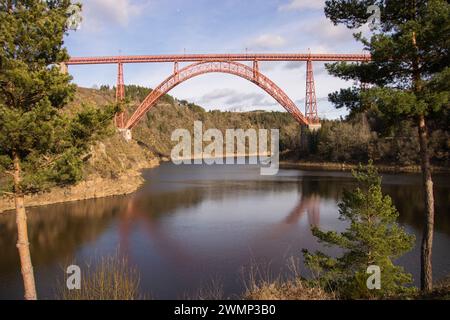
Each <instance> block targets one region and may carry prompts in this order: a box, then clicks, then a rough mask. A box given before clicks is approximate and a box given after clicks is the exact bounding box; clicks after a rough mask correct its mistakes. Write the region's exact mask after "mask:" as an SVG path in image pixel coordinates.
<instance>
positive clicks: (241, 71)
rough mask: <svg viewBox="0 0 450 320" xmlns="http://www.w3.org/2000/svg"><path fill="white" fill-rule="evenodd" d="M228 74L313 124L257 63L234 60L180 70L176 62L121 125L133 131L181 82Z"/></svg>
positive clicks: (299, 120)
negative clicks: (263, 72) (159, 101)
mask: <svg viewBox="0 0 450 320" xmlns="http://www.w3.org/2000/svg"><path fill="white" fill-rule="evenodd" d="M214 72H218V73H228V74H232V75H236V76H238V77H241V78H244V79H247V80H249V81H251V82H253V83H254V84H256V85H257V86H259V87H260V88H261V89H263V90H264V91H266V92H267V93H268V94H270V95H271V96H272V97H273V98H274V99H275V100H276V101H277V102H278V103H279V104H280V105H281V106H282V107H284V108H285V109H286V110H287V111H288V112H289V113H290V114H291V115H292V116H293V117H294V119H295V120H297V121H298V122H299V123H300V124H304V125H308V124H310V121H309V120H308V119H307V118H306V117H305V116H304V115H303V114H302V113H301V112H300V110H299V109H298V108H297V106H296V105H295V103H294V102H293V101H292V100H291V99H290V98H289V97H288V96H287V94H286V93H285V92H284V91H283V90H282V89H281V88H279V87H278V86H277V85H276V84H275V83H274V82H273V81H272V80H270V79H269V78H268V77H266V76H265V75H263V74H262V73H261V72H259V68H258V62H257V61H254V62H253V68H251V67H249V66H247V65H245V64H242V63H239V62H235V61H215V62H211V61H202V62H197V63H194V64H191V65H189V66H187V67H185V68H183V69H180V70H178V64H177V63H175V68H174V73H173V74H172V75H171V76H170V77H168V78H167V79H166V80H164V81H163V82H162V83H161V84H160V85H159V86H157V87H156V88H155V89H153V91H152V92H151V93H150V94H149V95H148V96H147V97H146V98H145V99H144V101H142V103H141V104H140V105H139V107H138V108H137V109H136V111H135V112H134V113H133V115H132V116H131V117H130V118H129V119H128V120H127V121H126V122H125V123H122V129H132V128H133V127H134V126H136V124H137V123H138V122H139V120H141V119H142V118H143V117H144V115H145V114H146V113H147V112H148V111H149V110H150V109H151V108H152V107H154V106H155V104H156V102H157V101H158V99H159V98H161V97H162V96H163V95H164V94H166V93H168V92H169V91H170V90H172V89H173V88H174V87H176V86H177V85H179V84H180V83H182V82H184V81H186V80H189V79H191V78H194V77H196V76H199V75H202V74H206V73H214Z"/></svg>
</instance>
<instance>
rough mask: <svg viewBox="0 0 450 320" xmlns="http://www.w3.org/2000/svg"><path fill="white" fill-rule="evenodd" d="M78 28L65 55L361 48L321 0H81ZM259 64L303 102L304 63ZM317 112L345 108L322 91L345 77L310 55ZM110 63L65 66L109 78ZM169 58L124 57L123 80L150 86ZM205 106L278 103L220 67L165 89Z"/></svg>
mask: <svg viewBox="0 0 450 320" xmlns="http://www.w3.org/2000/svg"><path fill="white" fill-rule="evenodd" d="M81 2H82V3H83V22H82V24H81V28H80V29H79V30H77V31H72V32H70V34H69V36H68V37H67V39H66V46H67V48H68V50H69V53H70V55H71V56H99V55H120V54H123V55H140V54H180V53H184V52H186V53H242V52H246V51H248V52H254V53H266V52H270V53H278V52H281V53H296V52H301V53H305V52H308V49H310V50H311V52H313V53H327V52H339V53H362V47H361V45H360V44H358V43H356V42H355V41H354V39H353V37H352V31H351V30H348V29H346V28H345V27H343V26H333V24H332V23H330V22H329V21H328V20H327V19H326V18H325V16H324V13H323V7H324V0H323V1H322V0H245V1H243V0H223V1H217V0H165V1H163V0H82V1H81ZM260 68H261V71H262V72H263V73H264V74H265V75H267V76H268V77H269V78H271V79H272V80H273V81H275V83H277V84H278V85H279V86H280V87H281V88H282V89H283V90H285V92H286V93H287V94H288V95H289V97H290V98H291V99H292V100H293V101H295V102H296V104H297V105H298V107H299V108H300V110H302V111H303V110H304V100H303V99H304V96H305V63H302V62H295V63H292V62H290V63H287V62H264V63H261V66H260ZM314 68H315V80H316V91H317V97H318V100H319V101H318V103H319V113H320V115H321V116H322V117H326V118H336V117H338V116H340V115H344V114H345V111H344V110H341V111H337V110H335V109H334V108H333V107H332V106H331V105H330V103H328V102H327V99H326V97H327V95H328V93H330V92H332V91H335V90H337V89H339V88H341V87H347V86H348V85H349V84H348V83H345V82H344V81H342V80H339V79H336V78H333V77H331V76H330V75H328V74H327V73H326V71H325V70H324V68H323V64H321V63H315V64H314ZM116 69H117V68H116V66H114V65H105V66H71V67H70V73H71V74H72V75H73V77H74V82H75V83H77V84H78V85H80V86H84V87H93V86H95V85H97V86H98V85H100V84H110V85H114V84H115V81H116V77H117V75H116V72H117V70H116ZM172 69H173V65H172V64H170V63H163V64H135V65H125V70H124V76H125V82H126V83H127V84H138V85H143V86H148V87H155V86H157V85H158V84H159V83H160V82H161V81H162V80H164V79H165V78H166V77H167V76H169V75H170V73H171V71H172ZM170 94H171V95H173V96H175V97H177V98H179V99H187V100H189V101H193V102H196V103H198V104H200V105H202V106H204V107H205V108H206V109H220V110H236V109H237V110H241V109H243V110H251V109H264V110H280V111H281V110H283V109H282V107H281V106H279V105H278V104H277V103H276V101H275V100H273V99H272V98H271V97H270V96H269V95H267V94H266V93H265V92H264V91H262V90H261V89H260V88H259V87H257V86H255V85H254V84H252V83H250V82H248V81H246V80H243V79H241V78H238V77H235V76H232V75H227V74H208V75H203V76H200V77H197V78H194V79H191V80H189V81H187V82H185V83H182V84H181V85H179V86H178V87H176V88H175V89H173V90H172V91H171V92H170Z"/></svg>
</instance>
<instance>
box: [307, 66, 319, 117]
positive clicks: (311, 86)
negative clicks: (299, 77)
mask: <svg viewBox="0 0 450 320" xmlns="http://www.w3.org/2000/svg"><path fill="white" fill-rule="evenodd" d="M305 116H306V118H307V119H308V121H309V122H310V123H318V122H319V114H318V111H317V98H316V86H315V83H314V74H313V64H312V61H311V60H308V61H307V62H306V96H305Z"/></svg>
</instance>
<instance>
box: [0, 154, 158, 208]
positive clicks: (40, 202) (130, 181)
mask: <svg viewBox="0 0 450 320" xmlns="http://www.w3.org/2000/svg"><path fill="white" fill-rule="evenodd" d="M158 165H159V160H158V159H153V160H150V161H149V162H148V165H146V166H145V167H142V168H140V169H139V170H129V171H127V172H126V173H124V174H122V175H120V176H119V177H118V178H115V179H111V178H102V177H100V176H97V175H91V176H89V177H88V179H86V180H84V181H81V182H80V183H78V184H76V185H74V186H70V187H65V188H54V189H52V190H51V191H50V192H45V193H40V194H36V195H29V196H26V197H25V204H26V206H27V207H37V206H45V205H49V204H55V203H62V202H74V201H81V200H88V199H96V198H104V197H111V196H118V195H125V194H130V193H133V192H135V191H136V190H137V189H138V188H139V187H140V186H141V185H142V184H143V182H144V179H143V178H142V175H141V169H151V168H154V167H156V166H158ZM14 208H15V204H14V199H13V198H11V197H8V198H7V197H4V198H1V199H0V213H3V212H6V211H9V210H14Z"/></svg>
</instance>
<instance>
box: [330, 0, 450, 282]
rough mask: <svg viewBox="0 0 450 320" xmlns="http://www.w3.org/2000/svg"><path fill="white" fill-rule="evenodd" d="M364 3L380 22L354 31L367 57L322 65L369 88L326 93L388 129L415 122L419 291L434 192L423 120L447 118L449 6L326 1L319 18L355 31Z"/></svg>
mask: <svg viewBox="0 0 450 320" xmlns="http://www.w3.org/2000/svg"><path fill="white" fill-rule="evenodd" d="M370 5H377V6H378V7H379V8H380V12H381V21H380V23H379V25H378V27H377V28H376V29H375V30H373V31H374V32H373V35H372V36H371V38H370V39H367V38H365V37H363V36H362V34H361V33H356V34H355V38H356V39H357V40H358V41H360V42H362V43H363V44H364V46H365V49H366V50H368V51H369V52H370V54H371V56H372V61H371V62H370V63H365V64H359V65H358V64H353V65H352V64H347V63H336V64H331V65H328V66H327V68H328V70H329V71H330V73H331V74H334V75H336V76H338V77H341V78H344V79H347V80H356V81H357V82H361V83H365V84H367V85H368V86H369V89H367V90H361V88H358V87H356V86H354V87H352V88H349V89H343V90H341V91H340V92H335V93H333V94H332V95H330V100H331V101H332V102H334V103H335V104H336V106H337V107H342V106H346V107H347V108H349V109H350V110H351V111H352V112H359V111H362V110H364V108H367V107H368V106H371V107H373V108H376V109H377V110H378V111H379V112H380V113H381V114H382V115H383V116H384V117H385V119H388V120H389V122H390V123H391V124H393V125H396V124H397V123H398V122H399V121H413V122H414V123H415V124H416V127H417V131H418V137H419V142H420V158H421V170H422V175H423V190H424V195H425V204H426V205H425V208H426V221H425V224H424V232H423V238H422V249H421V268H422V272H421V288H422V290H425V291H431V290H432V259H431V258H432V245H433V228H434V193H433V180H432V176H431V166H430V155H429V147H428V144H429V143H428V136H429V133H428V131H429V128H428V125H427V123H428V121H429V120H430V119H433V118H447V119H448V111H449V99H450V81H449V80H450V67H449V63H450V57H449V48H450V4H449V3H448V2H447V1H444V0H429V1H425V0H410V1H386V0H365V1H354V0H329V1H326V6H325V14H326V16H327V17H328V18H329V19H330V20H331V21H332V22H333V23H334V24H344V25H345V26H347V27H348V28H351V29H353V28H359V27H361V26H362V25H363V24H365V23H366V22H367V19H368V17H369V15H370V14H368V13H367V9H368V7H369V6H370Z"/></svg>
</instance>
